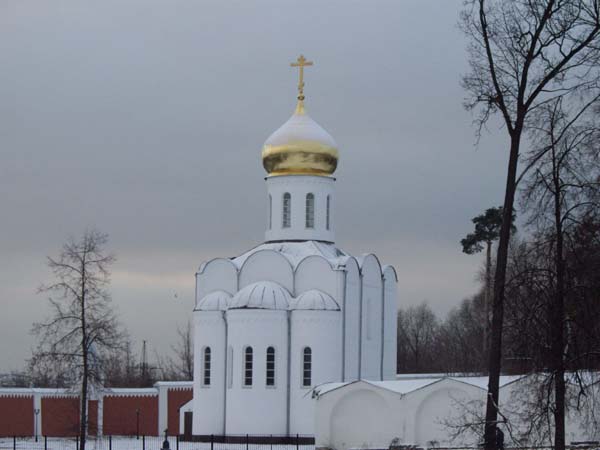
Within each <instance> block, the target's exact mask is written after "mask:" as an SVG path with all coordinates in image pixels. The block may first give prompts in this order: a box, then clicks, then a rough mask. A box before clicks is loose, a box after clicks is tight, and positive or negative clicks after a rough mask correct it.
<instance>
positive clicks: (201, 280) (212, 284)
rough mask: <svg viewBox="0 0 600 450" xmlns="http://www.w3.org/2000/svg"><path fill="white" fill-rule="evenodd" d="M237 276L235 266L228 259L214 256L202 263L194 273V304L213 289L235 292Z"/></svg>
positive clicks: (231, 293) (229, 292)
mask: <svg viewBox="0 0 600 450" xmlns="http://www.w3.org/2000/svg"><path fill="white" fill-rule="evenodd" d="M237 278H238V275H237V268H236V267H235V265H234V264H233V263H232V262H231V260H229V259H226V258H215V259H211V260H210V261H208V262H206V263H204V264H202V265H201V266H200V268H199V269H198V272H197V273H196V304H197V303H198V301H200V299H202V298H203V297H205V296H206V295H207V294H209V293H210V292H213V291H225V292H227V293H228V294H230V295H233V294H235V293H236V292H237V290H238V282H237Z"/></svg>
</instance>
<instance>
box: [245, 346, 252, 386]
mask: <svg viewBox="0 0 600 450" xmlns="http://www.w3.org/2000/svg"><path fill="white" fill-rule="evenodd" d="M244 386H252V347H246V350H244Z"/></svg>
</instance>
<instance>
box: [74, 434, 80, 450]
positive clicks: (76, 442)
mask: <svg viewBox="0 0 600 450" xmlns="http://www.w3.org/2000/svg"><path fill="white" fill-rule="evenodd" d="M75 449H76V450H79V436H77V438H76V440H75Z"/></svg>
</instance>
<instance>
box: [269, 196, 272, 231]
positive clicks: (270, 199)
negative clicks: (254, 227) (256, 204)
mask: <svg viewBox="0 0 600 450" xmlns="http://www.w3.org/2000/svg"><path fill="white" fill-rule="evenodd" d="M272 226H273V197H271V194H269V230H270V229H271V227H272Z"/></svg>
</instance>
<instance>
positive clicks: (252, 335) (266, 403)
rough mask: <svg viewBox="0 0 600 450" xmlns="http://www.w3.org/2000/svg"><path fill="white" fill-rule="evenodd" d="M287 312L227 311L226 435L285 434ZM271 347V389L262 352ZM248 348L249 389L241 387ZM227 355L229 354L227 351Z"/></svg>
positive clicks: (258, 310) (264, 353) (242, 385)
mask: <svg viewBox="0 0 600 450" xmlns="http://www.w3.org/2000/svg"><path fill="white" fill-rule="evenodd" d="M287 316H288V312H287V311H282V310H263V309H233V310H229V311H227V322H228V328H227V344H228V347H231V357H230V361H231V363H232V364H231V368H228V373H227V376H226V383H227V399H226V402H227V406H226V411H227V429H226V432H227V434H246V433H251V434H286V432H287V394H286V388H287V364H286V358H287V345H288V317H287ZM269 346H273V347H275V386H274V387H271V386H267V385H266V351H267V348H268V347H269ZM247 347H252V353H253V368H252V386H244V352H245V349H246V348H247ZM228 351H229V350H228Z"/></svg>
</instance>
